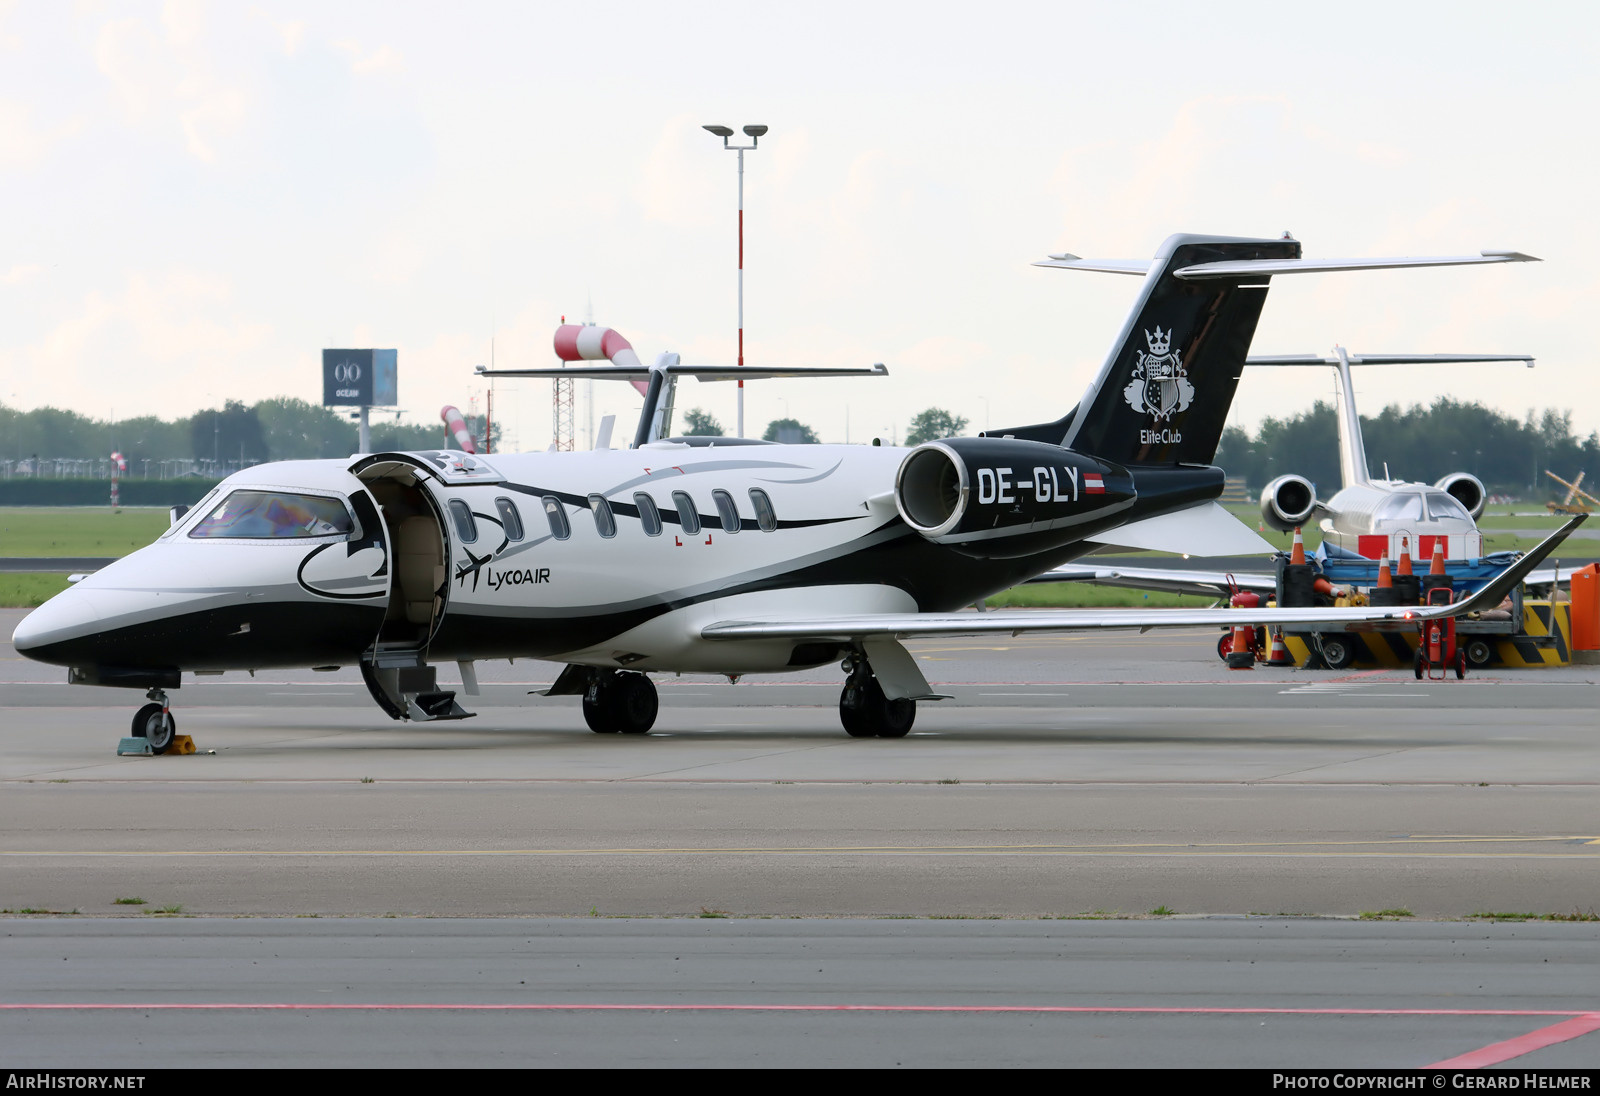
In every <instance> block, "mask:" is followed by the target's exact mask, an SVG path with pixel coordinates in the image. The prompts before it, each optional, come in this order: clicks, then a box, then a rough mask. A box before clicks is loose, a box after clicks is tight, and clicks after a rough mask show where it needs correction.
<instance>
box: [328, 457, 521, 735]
mask: <svg viewBox="0 0 1600 1096" xmlns="http://www.w3.org/2000/svg"><path fill="white" fill-rule="evenodd" d="M466 456H467V454H454V453H449V454H446V453H438V454H436V453H421V454H414V453H378V454H374V455H372V456H369V457H363V458H362V459H361V460H359V461H357V462H356V463H355V464H353V465H351V467H350V471H351V472H352V473H354V474H355V476H356V477H357V478H358V479H360V480H361V482H362V483H363V484H365V485H366V488H367V490H368V491H370V492H371V493H372V497H373V499H374V500H375V501H376V502H377V504H378V507H379V510H380V512H381V513H382V514H383V523H384V529H385V532H386V533H387V534H388V541H389V562H390V571H391V573H392V575H393V577H392V579H391V581H390V584H389V605H388V609H387V611H386V612H385V613H384V618H383V626H382V628H381V629H380V630H379V632H378V634H377V636H376V637H374V639H373V643H372V646H371V647H369V648H367V650H366V651H365V652H364V653H363V654H362V656H361V677H362V679H363V680H364V681H366V683H367V691H368V692H370V693H371V694H372V699H373V700H375V701H376V702H377V704H378V706H379V707H380V708H382V709H383V710H384V711H385V712H388V713H389V715H390V717H392V718H394V719H406V720H412V721H415V722H428V721H432V720H439V719H465V718H467V717H468V716H470V715H472V713H471V712H469V711H467V710H466V709H464V708H462V707H461V705H459V704H457V703H456V699H455V693H454V692H451V691H449V690H443V689H440V688H439V680H438V668H437V667H435V666H431V665H429V664H428V661H427V658H428V645H429V643H431V642H432V641H433V637H434V634H435V633H437V632H438V630H439V625H440V624H441V623H442V622H443V621H444V614H445V609H446V605H447V603H448V601H449V598H450V582H449V569H448V567H447V566H446V561H447V560H448V559H449V558H450V542H449V536H450V532H449V526H448V524H447V523H446V522H445V520H444V515H443V503H442V500H441V499H440V498H439V497H438V495H437V489H438V488H439V487H440V486H441V485H443V484H445V483H448V482H449V479H450V472H451V471H455V472H457V474H458V475H459V474H460V473H462V472H466V473H467V475H468V477H469V479H468V482H473V481H476V479H477V478H479V477H481V476H483V475H484V474H485V472H484V470H483V469H482V468H478V467H476V465H477V464H478V462H475V461H474V462H473V464H474V465H475V467H474V468H472V469H465V468H460V467H457V466H458V465H461V464H462V462H461V461H458V460H454V459H453V458H455V457H466ZM468 460H471V458H470V457H468ZM488 476H489V477H490V478H498V477H494V476H493V474H492V473H488Z"/></svg>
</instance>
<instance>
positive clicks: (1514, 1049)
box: [1428, 1012, 1600, 1069]
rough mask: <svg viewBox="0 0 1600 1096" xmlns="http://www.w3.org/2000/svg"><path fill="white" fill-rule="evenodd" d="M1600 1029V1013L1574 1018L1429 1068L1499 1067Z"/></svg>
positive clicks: (1457, 1056) (1492, 1044)
mask: <svg viewBox="0 0 1600 1096" xmlns="http://www.w3.org/2000/svg"><path fill="white" fill-rule="evenodd" d="M1596 1030H1600V1012H1590V1013H1587V1014H1585V1015H1583V1016H1574V1017H1573V1018H1572V1019H1570V1020H1563V1021H1562V1022H1561V1023H1559V1024H1551V1025H1550V1026H1549V1027H1543V1028H1540V1029H1539V1030H1538V1031H1530V1032H1528V1034H1526V1035H1519V1036H1517V1037H1516V1038H1515V1039H1507V1040H1506V1041H1505V1042H1503V1043H1490V1044H1489V1045H1488V1046H1486V1047H1479V1048H1478V1049H1477V1050H1473V1051H1468V1052H1467V1053H1466V1054H1458V1055H1456V1056H1455V1057H1454V1058H1446V1059H1445V1060H1444V1061H1442V1062H1435V1063H1433V1065H1431V1066H1429V1067H1428V1068H1429V1069H1481V1068H1483V1067H1484V1066H1492V1065H1498V1064H1499V1063H1501V1062H1504V1061H1506V1060H1507V1059H1509V1058H1518V1057H1521V1056H1522V1055H1524V1054H1527V1053H1529V1052H1531V1051H1535V1050H1538V1049H1540V1048H1541V1047H1548V1046H1554V1045H1555V1044H1556V1043H1565V1042H1566V1041H1567V1040H1569V1039H1576V1038H1578V1036H1580V1035H1587V1034H1589V1033H1590V1032H1591V1031H1596Z"/></svg>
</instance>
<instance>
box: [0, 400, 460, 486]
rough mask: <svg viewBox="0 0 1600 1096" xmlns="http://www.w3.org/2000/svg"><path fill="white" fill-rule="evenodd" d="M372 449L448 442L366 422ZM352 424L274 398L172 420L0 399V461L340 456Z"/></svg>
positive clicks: (441, 434) (335, 414)
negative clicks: (111, 416) (23, 407)
mask: <svg viewBox="0 0 1600 1096" xmlns="http://www.w3.org/2000/svg"><path fill="white" fill-rule="evenodd" d="M371 429H372V447H373V450H374V451H381V450H391V449H395V450H405V449H439V448H444V447H446V446H449V447H451V448H453V447H454V443H453V442H450V441H448V440H447V439H446V437H445V431H444V428H443V424H440V425H438V426H421V425H414V424H402V423H385V422H374V423H373V424H372V427H371ZM356 433H357V431H356V424H355V423H354V422H353V421H351V419H350V417H349V413H348V412H340V411H335V410H334V409H332V408H329V407H322V406H319V405H317V404H313V403H308V402H307V401H305V400H298V399H290V398H288V397H278V398H276V399H270V400H262V401H261V402H260V403H256V404H252V405H251V406H248V407H247V406H245V405H244V404H243V403H241V402H239V401H237V400H229V401H227V403H225V404H224V405H223V406H222V408H221V409H220V410H219V409H216V408H211V409H207V410H202V411H196V412H195V413H194V414H193V415H190V416H188V417H186V418H178V419H161V418H157V417H156V416H154V415H142V416H139V417H137V418H131V419H118V420H116V421H108V420H104V419H91V418H89V417H88V416H87V415H81V414H79V413H78V412H76V411H71V410H66V409H63V408H59V407H41V408H38V409H36V410H33V411H18V410H15V409H13V408H10V407H6V406H5V405H4V404H0V460H10V461H15V460H21V459H25V458H29V457H40V458H43V459H45V460H52V459H56V458H78V457H106V456H109V455H110V454H111V453H113V452H120V453H122V454H123V455H124V456H125V457H127V458H128V468H129V471H130V472H137V471H139V470H140V465H139V464H138V463H137V462H140V461H146V460H148V461H166V460H185V459H194V460H201V461H209V460H218V461H221V462H227V463H239V462H243V463H245V464H256V463H260V462H263V461H269V460H302V459H311V458H317V457H344V456H349V455H350V454H351V453H354V452H355V451H356Z"/></svg>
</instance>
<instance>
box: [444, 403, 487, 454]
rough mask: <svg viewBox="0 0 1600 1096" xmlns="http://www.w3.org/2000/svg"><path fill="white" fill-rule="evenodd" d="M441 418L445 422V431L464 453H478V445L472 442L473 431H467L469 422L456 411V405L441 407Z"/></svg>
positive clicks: (449, 404) (450, 404)
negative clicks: (448, 432)
mask: <svg viewBox="0 0 1600 1096" xmlns="http://www.w3.org/2000/svg"><path fill="white" fill-rule="evenodd" d="M439 417H440V418H441V419H443V420H444V426H445V429H446V430H448V431H450V434H451V436H452V437H454V438H455V439H456V444H457V445H459V446H461V451H462V452H463V453H476V452H477V451H478V445H477V443H476V442H475V441H473V440H472V431H471V430H468V429H467V420H466V419H464V418H462V417H461V412H460V411H458V410H457V409H456V406H455V404H452V403H447V404H445V405H444V406H443V407H441V408H440V409H439Z"/></svg>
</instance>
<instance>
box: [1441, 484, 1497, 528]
mask: <svg viewBox="0 0 1600 1096" xmlns="http://www.w3.org/2000/svg"><path fill="white" fill-rule="evenodd" d="M1434 486H1435V487H1437V488H1438V489H1439V490H1441V491H1443V492H1444V493H1445V494H1447V495H1449V496H1450V497H1451V498H1453V499H1455V500H1456V501H1457V502H1459V503H1460V504H1461V505H1462V506H1464V507H1466V510H1467V513H1469V514H1471V515H1472V520H1473V521H1477V520H1478V519H1479V518H1480V517H1482V516H1483V507H1484V504H1485V503H1487V502H1488V501H1489V492H1488V491H1486V490H1485V489H1484V486H1483V481H1482V480H1480V479H1479V478H1478V477H1477V476H1474V475H1473V474H1472V473H1470V472H1452V473H1450V475H1448V476H1446V477H1444V478H1443V479H1442V480H1440V481H1439V482H1438V483H1436V484H1434Z"/></svg>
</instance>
